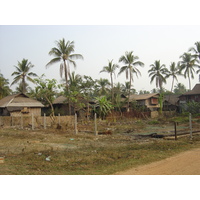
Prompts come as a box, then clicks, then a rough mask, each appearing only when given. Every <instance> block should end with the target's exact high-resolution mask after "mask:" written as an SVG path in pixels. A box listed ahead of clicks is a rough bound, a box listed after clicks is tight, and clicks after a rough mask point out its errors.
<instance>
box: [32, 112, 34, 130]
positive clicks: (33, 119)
mask: <svg viewBox="0 0 200 200" xmlns="http://www.w3.org/2000/svg"><path fill="white" fill-rule="evenodd" d="M32 130H34V116H33V113H32Z"/></svg>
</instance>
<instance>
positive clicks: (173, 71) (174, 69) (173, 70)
mask: <svg viewBox="0 0 200 200" xmlns="http://www.w3.org/2000/svg"><path fill="white" fill-rule="evenodd" d="M169 67H170V70H169V71H167V72H166V73H167V75H166V77H165V78H169V77H172V87H171V92H172V91H173V88H174V81H175V80H176V81H178V78H177V75H181V74H180V65H179V63H178V64H177V65H176V63H175V62H172V63H171V65H170V66H169Z"/></svg>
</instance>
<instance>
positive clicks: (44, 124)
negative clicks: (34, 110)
mask: <svg viewBox="0 0 200 200" xmlns="http://www.w3.org/2000/svg"><path fill="white" fill-rule="evenodd" d="M46 128H47V126H46V113H44V129H46Z"/></svg>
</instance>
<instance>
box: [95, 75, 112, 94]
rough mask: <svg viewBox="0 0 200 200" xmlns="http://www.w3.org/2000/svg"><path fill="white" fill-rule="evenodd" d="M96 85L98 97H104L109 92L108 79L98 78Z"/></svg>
mask: <svg viewBox="0 0 200 200" xmlns="http://www.w3.org/2000/svg"><path fill="white" fill-rule="evenodd" d="M97 83H98V85H97V87H98V89H97V91H98V95H99V96H102V95H106V94H107V93H108V91H109V89H108V86H109V85H110V82H109V81H108V79H104V78H100V79H99V80H97Z"/></svg>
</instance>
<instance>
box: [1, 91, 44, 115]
mask: <svg viewBox="0 0 200 200" xmlns="http://www.w3.org/2000/svg"><path fill="white" fill-rule="evenodd" d="M42 107H44V105H43V104H42V103H40V102H39V101H36V100H34V99H31V98H29V97H28V96H27V95H25V94H23V93H19V94H14V95H10V96H7V97H4V98H3V99H1V100H0V116H19V115H21V114H23V115H26V116H30V115H32V113H33V114H34V115H35V116H41V108H42Z"/></svg>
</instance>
